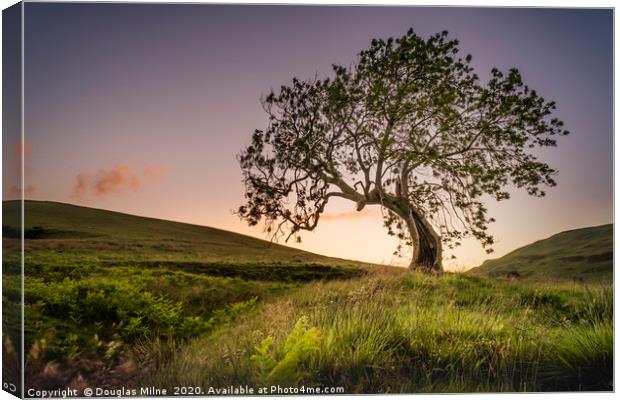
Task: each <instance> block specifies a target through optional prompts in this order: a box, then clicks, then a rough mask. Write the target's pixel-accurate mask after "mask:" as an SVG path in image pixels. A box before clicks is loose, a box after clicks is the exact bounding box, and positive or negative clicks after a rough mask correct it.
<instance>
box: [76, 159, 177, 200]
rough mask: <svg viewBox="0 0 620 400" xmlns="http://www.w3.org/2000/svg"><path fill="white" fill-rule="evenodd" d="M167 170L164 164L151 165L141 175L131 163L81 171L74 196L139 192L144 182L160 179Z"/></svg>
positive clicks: (100, 195)
mask: <svg viewBox="0 0 620 400" xmlns="http://www.w3.org/2000/svg"><path fill="white" fill-rule="evenodd" d="M166 172H167V169H166V168H164V167H162V166H159V165H149V166H147V167H146V168H145V169H144V172H143V176H142V177H141V176H140V175H139V174H138V173H136V168H135V167H134V166H133V165H130V164H116V165H115V166H113V167H112V168H111V169H108V170H105V169H101V170H99V171H97V172H80V173H79V174H78V175H77V176H76V181H75V185H74V186H73V196H72V197H74V198H81V197H85V196H88V195H94V196H95V197H104V196H106V195H109V194H122V193H126V192H137V191H138V189H140V187H141V186H142V185H143V183H145V182H155V181H159V180H161V179H162V177H163V176H164V175H165V174H166Z"/></svg>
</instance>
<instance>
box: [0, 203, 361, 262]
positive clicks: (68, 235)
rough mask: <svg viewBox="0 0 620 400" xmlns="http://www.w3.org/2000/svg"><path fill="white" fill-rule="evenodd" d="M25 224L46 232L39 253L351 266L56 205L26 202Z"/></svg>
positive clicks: (221, 234)
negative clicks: (65, 249)
mask: <svg viewBox="0 0 620 400" xmlns="http://www.w3.org/2000/svg"><path fill="white" fill-rule="evenodd" d="M18 206H19V204H18V202H16V201H5V202H3V216H4V222H3V225H9V226H13V227H18V226H19V214H18ZM25 225H26V229H29V228H33V227H35V226H41V227H43V228H44V229H45V230H46V232H45V233H44V234H43V235H42V236H41V239H42V240H37V241H33V242H32V243H31V244H32V247H33V249H40V248H43V247H47V248H54V244H57V245H58V247H62V246H63V245H65V246H68V245H75V247H76V248H80V249H84V250H98V251H99V254H100V255H101V256H102V257H112V258H115V257H121V256H123V255H127V253H131V258H132V260H134V259H135V256H138V257H140V256H141V255H142V254H141V253H144V252H145V251H144V250H148V258H149V260H152V259H153V257H155V258H157V259H162V260H168V259H172V260H200V261H201V262H210V261H211V262H225V261H233V262H235V263H240V262H245V261H248V262H251V263H256V262H262V261H264V262H269V263H273V262H286V263H295V262H297V263H313V262H316V263H326V264H343V263H345V260H339V259H334V258H329V257H324V256H320V255H317V254H312V253H308V252H305V251H302V250H297V249H294V248H291V247H286V246H281V245H277V244H270V243H269V242H267V241H264V240H259V239H255V238H252V237H249V236H245V235H240V234H236V233H233V232H229V231H225V230H221V229H215V228H210V227H205V226H199V225H191V224H184V223H180V222H172V221H165V220H160V219H155V218H145V217H138V216H134V215H129V214H123V213H118V212H113V211H107V210H100V209H94V208H87V207H80V206H74V205H70V204H64V203H56V202H47V201H26V202H25ZM35 243H37V244H35ZM97 245H98V246H99V248H96V247H97ZM106 245H107V247H106ZM357 264H360V263H357Z"/></svg>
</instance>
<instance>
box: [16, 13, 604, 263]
mask: <svg viewBox="0 0 620 400" xmlns="http://www.w3.org/2000/svg"><path fill="white" fill-rule="evenodd" d="M25 10H26V14H25V109H24V113H25V120H26V123H25V127H24V131H25V136H26V143H25V145H24V151H25V154H26V186H25V187H26V191H27V192H28V197H29V198H32V199H40V200H53V201H61V202H70V203H74V204H80V205H85V206H90V207H97V208H105V209H111V210H116V211H121V212H127V213H131V214H138V215H144V216H151V217H157V218H164V219H170V220H176V221H183V222H190V223H195V224H200V225H209V226H213V227H218V228H223V229H228V230H232V231H235V232H240V233H244V234H250V235H253V236H257V237H261V238H264V237H265V236H264V235H263V233H262V232H261V230H260V229H250V228H248V227H246V226H245V224H244V223H243V222H242V221H239V219H238V218H237V217H236V216H235V215H233V214H232V210H234V209H236V208H237V207H238V206H239V205H240V204H241V203H242V201H243V193H244V192H243V185H242V181H241V172H240V169H239V166H238V163H237V161H236V158H235V156H236V155H237V154H238V153H239V152H240V150H241V149H242V148H243V146H244V145H245V144H246V143H248V141H249V135H250V133H251V132H252V131H253V130H254V129H256V128H264V127H265V126H266V122H267V118H266V115H265V113H264V111H263V110H262V108H261V105H260V102H259V99H260V97H261V95H264V94H266V93H267V92H268V91H269V89H270V88H272V87H273V88H277V87H279V86H280V85H281V84H286V83H289V82H290V81H291V78H292V77H294V76H296V77H299V78H302V79H303V78H312V77H314V76H315V75H318V76H320V77H322V76H325V75H327V74H329V73H330V71H331V64H333V63H337V64H341V65H344V66H349V65H350V64H351V63H352V62H353V61H354V60H355V58H356V54H357V53H358V52H359V51H360V50H362V49H364V48H366V47H368V45H369V43H370V40H371V39H372V38H375V37H382V38H387V37H389V36H400V35H402V34H404V33H405V32H406V31H407V29H409V28H410V27H413V29H414V30H415V31H416V32H417V33H418V34H420V35H422V36H424V37H426V36H428V35H430V34H433V33H435V32H439V31H442V30H444V29H446V30H448V31H449V32H450V34H451V35H452V36H454V37H456V38H458V39H459V40H460V41H461V51H462V52H463V53H465V54H466V53H471V54H472V55H473V64H474V66H475V67H476V69H477V71H478V73H479V75H480V76H481V77H482V78H483V79H486V77H488V73H489V71H490V69H491V68H492V67H493V66H497V67H499V68H500V69H504V70H506V69H508V68H510V67H513V66H514V67H517V68H519V69H520V71H521V73H522V75H523V78H524V81H525V83H526V84H528V85H529V86H530V87H532V88H535V89H536V90H537V91H538V92H539V93H540V94H541V95H542V96H544V97H545V98H546V99H549V100H555V101H556V102H557V106H558V109H557V116H558V117H559V118H560V119H562V120H564V122H565V125H566V128H567V129H568V130H570V131H571V135H569V136H567V137H563V138H559V139H560V140H559V146H558V147H557V148H552V149H549V150H545V151H544V152H541V153H540V154H541V158H542V159H543V160H545V161H548V162H549V164H550V165H551V166H552V167H554V168H556V169H558V170H559V171H560V173H559V175H558V177H557V182H558V186H557V187H556V188H553V189H551V190H549V191H548V196H547V197H545V198H542V199H540V198H530V197H529V196H527V194H525V193H524V192H519V191H516V190H515V191H513V196H512V198H511V199H510V200H508V201H505V202H502V203H496V202H494V201H493V202H489V203H488V206H489V207H488V208H489V214H490V215H491V216H493V217H495V218H496V220H497V222H496V223H494V224H492V225H491V228H490V229H491V233H493V234H494V235H495V237H496V242H497V245H496V246H495V250H496V253H495V255H493V257H496V256H501V255H503V254H506V253H507V252H509V251H511V250H514V249H515V248H517V247H519V246H522V245H525V244H528V243H531V242H533V241H535V240H538V239H542V238H544V237H547V236H549V235H551V234H554V233H557V232H559V231H562V230H567V229H572V228H579V227H584V226H591V225H599V224H605V223H610V222H612V219H613V216H612V211H613V210H612V207H613V203H612V198H613V185H612V171H613V168H612V163H613V161H612V160H613V158H612V152H613V146H612V135H613V125H612V117H613V114H612V100H613V85H612V77H613V75H612V74H613V59H612V50H613V49H612V29H613V28H612V18H613V15H612V11H611V10H569V9H562V10H558V9H480V8H421V7H385V8H384V7H336V6H331V7H310V6H258V5H257V6H248V5H236V6H235V5H228V6H216V5H183V4H173V5H163V4H162V5H146V4H141V5H136V4H134V5H123V4H109V3H102V4H59V3H55V4H54V3H51V4H44V3H26V6H25ZM13 146H19V143H15V144H13ZM5 151H6V150H5ZM5 154H6V153H5ZM5 165H6V164H5ZM8 185H10V182H8V181H7V180H6V179H5V183H4V186H5V187H4V191H5V193H8V192H10V187H9V186H8ZM353 211H354V204H352V203H348V202H346V201H340V202H339V201H334V202H333V203H332V204H330V206H329V207H328V209H327V213H328V215H327V217H326V218H324V219H323V220H322V221H321V223H320V224H319V228H318V229H317V230H316V231H315V232H311V233H305V234H304V235H303V236H302V238H303V242H302V243H301V244H295V246H296V247H300V248H302V249H305V250H309V251H313V252H317V253H321V254H326V255H330V256H337V257H343V258H351V259H358V260H363V261H370V262H381V263H388V264H403V263H404V264H406V263H407V260H403V259H397V258H395V257H394V256H392V251H393V250H394V248H395V246H396V241H395V240H394V239H392V238H390V237H388V236H387V235H386V232H385V230H384V228H383V227H382V221H381V216H380V212H379V211H378V210H377V209H372V208H368V209H367V210H365V212H364V213H355V212H353ZM291 245H293V244H291ZM455 254H456V256H457V260H455V261H446V266H448V267H451V268H467V267H472V266H476V265H478V264H480V263H481V262H482V261H483V260H484V259H486V258H488V256H487V255H486V254H485V253H484V251H483V250H482V249H481V247H480V246H479V245H477V244H476V243H475V242H473V241H468V242H466V243H465V245H464V246H463V247H462V248H460V249H458V250H457V251H456V252H455Z"/></svg>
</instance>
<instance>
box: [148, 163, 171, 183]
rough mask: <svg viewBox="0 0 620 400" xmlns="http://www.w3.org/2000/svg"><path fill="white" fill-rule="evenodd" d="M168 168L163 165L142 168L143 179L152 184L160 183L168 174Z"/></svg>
mask: <svg viewBox="0 0 620 400" xmlns="http://www.w3.org/2000/svg"><path fill="white" fill-rule="evenodd" d="M168 170H169V169H168V167H165V166H163V165H156V164H151V165H147V166H146V168H144V179H145V180H149V181H152V182H157V181H160V180H161V179H162V178H163V177H164V176H166V175H167V174H168Z"/></svg>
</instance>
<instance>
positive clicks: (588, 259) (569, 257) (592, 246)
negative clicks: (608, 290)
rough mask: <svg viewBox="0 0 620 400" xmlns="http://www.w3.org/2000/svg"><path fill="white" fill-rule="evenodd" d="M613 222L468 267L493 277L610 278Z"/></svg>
mask: <svg viewBox="0 0 620 400" xmlns="http://www.w3.org/2000/svg"><path fill="white" fill-rule="evenodd" d="M613 258H614V257H613V225H611V224H609V225H601V226H595V227H590V228H583V229H574V230H570V231H565V232H560V233H558V234H556V235H553V236H551V237H549V238H547V239H543V240H539V241H537V242H534V243H532V244H530V245H527V246H524V247H521V248H519V249H517V250H514V251H513V252H511V253H509V254H507V255H505V256H503V257H500V258H497V259H494V260H487V261H485V262H484V263H483V264H482V265H481V266H479V267H477V268H474V269H472V270H470V273H472V274H483V275H488V276H492V277H501V276H504V277H505V276H508V275H509V274H512V275H515V273H517V274H518V275H519V276H520V277H522V278H534V279H540V278H552V279H569V280H576V281H582V280H586V281H607V282H611V281H612V280H613Z"/></svg>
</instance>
